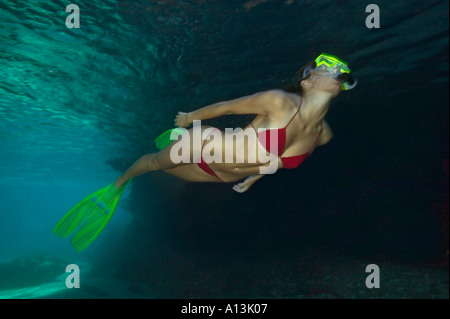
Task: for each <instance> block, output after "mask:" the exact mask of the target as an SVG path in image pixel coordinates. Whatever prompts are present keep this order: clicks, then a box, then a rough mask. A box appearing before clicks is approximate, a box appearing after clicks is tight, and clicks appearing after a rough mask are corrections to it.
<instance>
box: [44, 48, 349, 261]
mask: <svg viewBox="0 0 450 319" xmlns="http://www.w3.org/2000/svg"><path fill="white" fill-rule="evenodd" d="M356 84H357V80H356V79H353V78H352V77H351V76H350V69H349V68H348V65H347V63H346V62H344V61H343V60H341V59H339V58H338V57H336V56H333V55H331V54H326V53H323V54H321V55H320V56H319V57H317V59H315V60H314V61H312V62H310V63H308V64H307V65H306V66H304V67H303V68H302V69H301V70H300V71H299V83H298V84H296V90H294V92H293V93H289V92H287V91H282V90H270V91H266V92H261V93H257V94H254V95H250V96H246V97H243V98H239V99H235V100H232V101H227V102H220V103H216V104H212V105H209V106H206V107H203V108H200V109H198V110H195V111H192V112H189V113H184V112H178V114H177V116H176V118H175V125H177V126H179V127H187V126H189V125H191V124H194V127H193V128H191V129H189V130H186V131H184V133H182V135H181V139H180V140H173V141H170V140H169V141H168V142H167V143H165V144H166V147H164V148H163V149H162V150H160V151H159V152H157V153H152V154H147V155H144V156H142V157H141V158H140V159H138V160H137V161H136V163H134V164H133V165H132V166H131V167H130V168H129V169H128V170H127V171H126V172H125V173H124V174H123V175H122V176H119V177H118V178H117V180H116V181H115V183H111V184H110V185H108V186H106V187H104V188H102V189H100V190H98V191H96V192H94V193H93V194H91V195H89V196H87V197H86V198H85V199H83V200H82V201H80V202H79V203H78V204H77V205H75V206H74V207H73V208H72V209H71V210H70V211H69V212H68V213H66V214H65V215H64V217H63V218H62V219H61V220H60V221H59V223H58V224H57V225H56V226H55V228H54V229H53V233H55V234H56V235H57V236H59V237H63V238H65V237H67V236H69V235H70V234H71V233H73V232H74V231H75V230H77V229H78V231H77V232H76V234H75V235H74V236H73V238H72V240H71V244H72V246H73V247H74V248H75V249H76V250H77V251H79V252H80V251H82V250H83V249H85V248H86V247H87V246H88V245H89V244H90V243H91V242H92V241H93V240H94V239H95V238H96V237H97V236H98V235H99V234H100V232H101V231H102V230H103V228H104V227H105V226H106V224H107V223H108V221H109V220H110V219H111V217H112V215H113V213H114V211H115V209H116V207H117V204H118V202H119V200H120V197H121V195H122V192H123V191H124V189H125V188H126V185H127V184H128V183H129V182H130V181H131V179H132V178H133V177H135V176H138V175H141V174H144V173H147V172H150V171H157V170H163V171H164V172H166V173H169V174H172V175H174V176H177V177H179V178H181V179H184V180H186V181H193V182H225V183H231V182H236V181H240V180H242V179H245V180H244V181H243V182H241V183H237V184H235V185H234V186H233V190H235V191H236V192H239V193H243V192H246V191H247V190H248V189H249V188H250V187H251V186H252V185H253V184H254V183H255V182H256V181H257V180H259V179H260V178H261V177H263V176H264V175H266V174H268V173H274V172H275V171H276V170H277V169H281V168H287V169H292V168H296V167H298V166H299V165H300V164H301V163H302V162H303V161H304V160H305V159H306V157H307V156H308V155H309V154H311V152H312V151H313V150H314V148H315V147H317V146H321V145H324V144H326V143H328V142H329V141H330V139H331V138H332V136H333V134H332V132H331V129H330V127H329V126H328V124H327V123H326V122H325V120H324V118H325V115H326V114H327V112H328V109H329V106H330V103H331V100H332V99H333V98H335V97H336V96H337V95H338V94H339V92H340V91H342V90H349V89H352V88H354V87H355V86H356ZM228 114H255V115H256V117H255V118H254V119H253V121H252V122H251V123H250V124H249V125H247V127H245V128H244V129H243V132H246V134H245V135H243V134H240V133H235V132H232V133H230V132H228V130H227V129H226V130H225V132H222V131H220V130H219V129H217V128H214V127H211V126H208V125H200V126H196V123H197V120H198V121H201V120H206V119H211V118H216V117H220V116H223V115H228ZM199 130H200V132H199V133H198V134H196V132H198V131H199ZM211 137H213V138H212V139H211ZM230 137H231V139H230ZM229 141H231V143H230V142H229ZM180 143H181V148H180ZM186 145H187V148H186V147H185V146H186ZM186 149H187V153H189V154H187V157H185V158H187V160H186V161H181V162H180V161H178V160H177V161H174V160H172V159H174V158H175V157H177V156H176V155H179V151H180V150H186ZM205 149H206V150H205ZM207 150H210V152H209V154H208V152H207ZM211 150H213V151H214V152H213V153H214V154H213V157H214V159H217V158H218V160H213V161H210V157H209V158H208V155H209V156H211ZM234 150H236V151H235V152H234ZM229 154H231V155H232V156H231V157H229V156H228V160H227V155H229ZM185 155H186V154H185ZM216 155H217V156H216ZM205 159H206V160H205ZM224 159H225V160H224ZM230 159H231V160H230ZM267 159H269V161H268V160H267ZM268 162H269V163H268ZM267 163H268V164H267ZM273 164H275V165H273ZM270 166H274V168H275V169H272V170H270V169H268V168H269V167H270ZM80 226H81V227H80Z"/></svg>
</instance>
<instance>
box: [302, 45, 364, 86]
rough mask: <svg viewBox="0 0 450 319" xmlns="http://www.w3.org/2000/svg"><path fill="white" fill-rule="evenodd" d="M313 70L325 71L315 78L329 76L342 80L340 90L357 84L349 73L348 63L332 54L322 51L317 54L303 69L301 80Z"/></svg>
mask: <svg viewBox="0 0 450 319" xmlns="http://www.w3.org/2000/svg"><path fill="white" fill-rule="evenodd" d="M313 71H315V72H323V71H324V72H325V73H324V74H321V75H320V76H318V77H317V78H321V77H323V76H331V77H333V78H335V79H336V80H338V81H340V82H342V86H341V91H347V90H351V89H353V88H354V87H355V86H356V85H357V84H358V80H357V79H355V78H353V77H352V76H351V75H350V71H351V69H350V68H349V67H348V63H347V62H345V61H344V60H342V59H339V58H338V57H337V56H335V55H332V54H328V53H322V54H321V55H319V56H318V57H317V58H316V59H315V60H314V63H313V64H312V65H310V66H308V67H306V68H305V69H304V71H303V75H302V79H301V80H304V79H306V78H307V77H308V76H309V75H310V74H311V73H312V72H313Z"/></svg>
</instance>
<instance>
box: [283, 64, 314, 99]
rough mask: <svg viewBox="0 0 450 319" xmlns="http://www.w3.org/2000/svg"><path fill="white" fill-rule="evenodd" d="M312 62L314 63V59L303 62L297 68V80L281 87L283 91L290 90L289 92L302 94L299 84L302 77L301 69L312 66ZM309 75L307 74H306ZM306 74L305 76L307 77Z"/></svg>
mask: <svg viewBox="0 0 450 319" xmlns="http://www.w3.org/2000/svg"><path fill="white" fill-rule="evenodd" d="M314 63H316V62H315V61H311V62H308V63H307V64H305V65H304V66H303V67H302V68H301V69H300V70H298V72H297V79H298V82H297V83H294V84H291V85H288V86H287V87H285V88H283V90H284V91H286V92H290V93H298V94H300V95H303V88H302V86H301V85H300V82H301V81H302V80H304V79H302V78H303V71H304V70H305V69H306V68H307V67H308V66H312V65H313V64H314ZM308 76H309V75H308ZM308 76H307V77H306V78H308Z"/></svg>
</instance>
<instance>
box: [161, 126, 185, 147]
mask: <svg viewBox="0 0 450 319" xmlns="http://www.w3.org/2000/svg"><path fill="white" fill-rule="evenodd" d="M186 131H187V130H186V129H185V128H183V127H175V128H171V129H169V130H167V131H165V132H164V133H161V134H160V135H159V136H158V137H157V138H156V139H155V144H156V147H157V148H158V149H159V150H162V149H163V148H164V147H166V146H167V145H169V144H170V143H171V142H172V141H173V140H176V139H177V138H178V136H180V135H181V134H183V133H184V132H186ZM171 136H172V139H171V138H170V137H171Z"/></svg>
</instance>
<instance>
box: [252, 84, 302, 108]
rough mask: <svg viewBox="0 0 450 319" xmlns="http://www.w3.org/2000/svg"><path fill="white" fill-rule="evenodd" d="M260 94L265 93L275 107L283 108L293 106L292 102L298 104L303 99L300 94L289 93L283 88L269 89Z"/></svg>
mask: <svg viewBox="0 0 450 319" xmlns="http://www.w3.org/2000/svg"><path fill="white" fill-rule="evenodd" d="M260 94H263V95H264V97H265V99H267V101H268V102H270V103H271V104H272V105H273V106H274V107H278V108H281V109H282V108H286V107H291V106H292V105H291V104H295V105H297V104H298V103H299V102H300V100H301V96H300V95H298V94H296V93H289V92H286V91H283V90H281V89H272V90H267V91H263V92H260Z"/></svg>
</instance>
